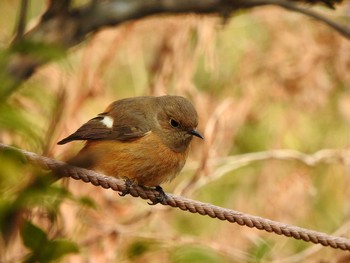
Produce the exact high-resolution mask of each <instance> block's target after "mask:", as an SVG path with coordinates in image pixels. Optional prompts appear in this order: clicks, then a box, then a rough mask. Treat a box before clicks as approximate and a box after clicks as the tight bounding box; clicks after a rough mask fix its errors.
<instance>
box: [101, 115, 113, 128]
mask: <svg viewBox="0 0 350 263" xmlns="http://www.w3.org/2000/svg"><path fill="white" fill-rule="evenodd" d="M101 122H102V123H103V124H104V125H105V126H106V127H107V128H110V129H111V128H112V127H113V122H114V120H113V119H112V118H111V117H109V116H105V117H104V118H103V119H102V120H101Z"/></svg>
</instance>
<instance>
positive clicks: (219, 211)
mask: <svg viewBox="0 0 350 263" xmlns="http://www.w3.org/2000/svg"><path fill="white" fill-rule="evenodd" d="M0 149H3V150H6V149H12V150H16V151H18V152H20V153H21V154H23V155H24V156H25V158H26V159H27V160H28V161H29V162H30V163H32V164H35V165H37V166H40V167H41V168H43V169H45V170H51V171H53V172H55V173H56V174H57V173H59V174H60V176H62V177H72V178H73V179H76V180H82V181H84V182H86V183H91V184H93V185H95V186H101V187H103V188H105V189H108V188H111V189H112V190H114V191H118V192H123V191H125V190H126V185H125V182H124V181H123V180H120V179H116V178H113V177H110V176H105V175H102V174H99V173H96V172H94V171H91V170H86V169H83V168H79V167H74V166H70V165H67V164H66V163H64V162H61V161H57V160H53V159H50V158H48V157H44V156H40V155H38V154H35V153H33V152H28V151H25V150H22V149H17V148H14V147H11V146H8V145H5V144H2V143H0ZM158 194H159V193H158V191H157V190H153V189H145V188H143V187H140V186H133V185H132V186H130V195H132V196H134V197H141V198H142V199H148V200H150V201H151V202H153V203H156V202H158V201H159V200H158V199H157V197H158ZM166 196H167V198H166V199H165V200H161V202H160V203H161V204H163V205H168V206H171V207H176V208H179V209H181V210H184V211H189V212H191V213H198V214H200V215H207V216H210V217H212V218H218V219H220V220H226V221H229V222H231V223H237V224H239V225H241V226H248V227H251V228H257V229H259V230H265V231H267V232H273V233H275V234H277V235H284V236H286V237H293V238H295V239H301V240H304V241H306V242H312V243H314V244H321V245H323V246H330V247H332V248H336V249H342V250H348V251H350V240H349V239H347V238H342V237H336V236H331V235H328V234H325V233H322V232H317V231H313V230H309V229H305V228H300V227H297V226H292V225H288V224H283V223H280V222H276V221H272V220H269V219H265V218H262V217H258V216H253V215H249V214H245V213H241V212H238V211H235V210H230V209H226V208H222V207H219V206H215V205H212V204H208V203H203V202H199V201H195V200H192V199H188V198H184V197H181V196H175V195H172V194H166Z"/></svg>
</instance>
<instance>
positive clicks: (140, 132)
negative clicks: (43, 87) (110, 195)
mask: <svg viewBox="0 0 350 263" xmlns="http://www.w3.org/2000/svg"><path fill="white" fill-rule="evenodd" d="M197 126H198V114H197V111H196V109H195V108H194V106H193V105H192V104H191V102H190V101H189V100H187V99H186V98H184V97H181V96H173V95H164V96H159V97H154V96H141V97H132V98H125V99H121V100H117V101H115V102H112V103H111V104H110V105H109V106H108V107H107V108H106V110H105V111H104V112H103V113H100V114H98V115H97V116H96V117H95V118H92V119H90V120H89V121H88V122H86V123H85V124H83V125H82V126H81V127H80V128H79V129H78V130H77V131H75V132H74V133H73V134H71V135H69V136H68V137H66V138H64V139H62V140H61V141H59V142H58V143H57V144H59V145H62V144H66V143H69V142H72V141H77V140H78V141H79V140H82V141H86V143H85V146H84V147H83V148H82V149H81V150H80V152H79V153H78V154H77V155H76V156H75V157H73V158H72V159H70V160H68V163H69V164H71V165H75V166H80V167H83V168H87V169H91V170H95V171H97V172H102V173H103V174H105V175H108V176H112V177H116V178H121V179H125V180H126V185H127V190H126V192H125V193H123V194H122V195H125V194H127V193H128V191H129V189H130V186H131V185H140V186H143V187H147V188H156V189H157V190H158V191H159V192H160V193H161V194H164V192H163V190H162V188H161V187H160V185H161V184H163V183H165V182H170V181H172V180H173V179H174V178H175V177H176V176H177V175H178V174H179V172H180V171H181V170H182V168H183V166H184V165H185V162H186V159H187V156H188V153H189V149H190V143H191V141H192V138H193V136H195V137H198V138H201V139H203V136H202V135H201V133H200V132H199V131H198V130H197ZM161 199H162V198H161Z"/></svg>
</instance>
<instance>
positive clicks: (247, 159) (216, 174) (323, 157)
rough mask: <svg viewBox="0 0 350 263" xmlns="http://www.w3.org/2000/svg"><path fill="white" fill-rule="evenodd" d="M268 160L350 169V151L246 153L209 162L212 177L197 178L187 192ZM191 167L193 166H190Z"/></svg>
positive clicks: (285, 150)
mask: <svg viewBox="0 0 350 263" xmlns="http://www.w3.org/2000/svg"><path fill="white" fill-rule="evenodd" d="M268 159H275V160H289V161H292V160H294V161H299V162H302V163H303V164H305V165H307V166H315V165H317V164H319V163H334V162H341V163H343V164H344V165H345V166H347V167H350V151H349V150H347V149H342V150H339V149H322V150H320V151H317V152H315V153H313V154H306V153H302V152H299V151H296V150H289V149H282V150H270V151H263V152H254V153H246V154H241V155H233V156H227V157H223V158H215V159H211V160H209V161H208V162H209V164H208V165H210V166H215V167H216V168H215V170H214V171H213V172H212V173H211V174H210V176H206V177H203V176H202V177H200V178H197V180H196V181H195V182H191V188H190V189H187V190H190V191H191V192H193V191H196V190H197V189H199V188H201V187H203V186H204V185H206V184H208V183H209V182H212V181H215V180H218V179H220V178H221V177H222V176H224V175H225V174H227V173H228V172H231V171H233V170H237V169H240V168H242V167H244V166H247V165H249V164H251V163H253V162H257V161H264V160H268ZM189 166H191V164H189ZM196 166H197V165H196Z"/></svg>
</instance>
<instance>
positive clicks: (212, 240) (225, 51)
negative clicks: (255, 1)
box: [0, 0, 350, 263]
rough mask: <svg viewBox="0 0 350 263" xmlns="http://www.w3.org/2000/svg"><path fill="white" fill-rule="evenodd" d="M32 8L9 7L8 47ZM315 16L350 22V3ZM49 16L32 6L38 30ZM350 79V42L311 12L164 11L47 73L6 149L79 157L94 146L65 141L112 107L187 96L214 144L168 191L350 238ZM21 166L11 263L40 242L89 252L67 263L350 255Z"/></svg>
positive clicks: (7, 122)
mask: <svg viewBox="0 0 350 263" xmlns="http://www.w3.org/2000/svg"><path fill="white" fill-rule="evenodd" d="M18 9H19V1H12V0H2V1H0V48H1V49H6V48H7V47H8V45H9V43H10V42H11V39H12V36H13V29H14V25H15V22H16V19H15V18H16V16H17V13H18ZM316 9H317V10H318V11H319V12H321V13H324V14H326V15H327V16H329V17H331V18H333V19H335V20H338V21H341V22H345V23H346V22H349V17H348V11H349V9H348V6H347V4H346V3H345V4H343V5H342V6H340V7H338V8H337V10H336V11H332V10H327V9H326V8H324V7H317V8H316ZM44 10H45V5H44V1H31V4H30V7H29V26H30V25H35V23H36V22H37V20H38V18H39V17H40V15H41V14H42V13H43V12H44ZM348 24H349V23H348ZM349 71H350V42H349V41H348V40H346V39H345V38H344V37H342V36H340V35H339V34H338V33H336V32H335V31H334V30H332V29H330V28H329V27H326V26H325V25H323V24H321V23H320V22H317V21H314V20H312V19H310V18H308V17H305V16H303V15H301V14H297V13H292V12H288V11H285V10H282V9H279V8H274V7H264V8H256V9H254V10H248V11H244V12H237V13H235V14H234V15H233V16H232V17H231V18H230V19H229V20H228V21H223V19H222V18H220V17H217V16H211V15H208V16H197V15H181V16H154V17H150V18H147V19H142V20H139V21H135V22H129V23H126V24H123V25H121V26H119V27H115V28H109V29H105V30H102V31H100V32H99V33H98V34H95V35H93V36H91V38H90V39H89V40H88V41H86V42H84V43H83V44H80V45H79V46H77V47H74V48H72V49H70V50H69V52H68V54H67V56H66V57H64V58H63V59H61V60H59V61H54V62H52V63H50V64H47V65H45V66H43V67H41V68H40V69H39V70H38V71H37V72H36V73H35V74H34V76H33V77H31V78H30V79H29V80H28V81H26V82H25V83H24V84H23V85H22V86H21V88H20V90H19V91H17V92H16V93H14V94H13V95H12V96H11V97H10V98H9V99H8V100H7V101H6V102H4V103H2V105H0V141H1V142H3V143H6V144H11V145H14V146H16V147H19V148H22V149H26V150H29V151H33V152H36V153H38V154H43V155H46V156H49V157H52V158H56V159H59V160H65V159H67V158H68V157H69V156H72V155H74V154H76V153H77V152H78V151H79V149H80V148H81V147H82V146H83V143H82V142H74V143H70V144H67V145H63V146H58V145H56V143H57V141H58V140H60V139H62V138H63V137H65V136H67V135H69V134H70V133H72V132H74V131H75V130H76V129H77V128H79V127H80V126H81V125H82V124H83V123H85V122H86V121H87V120H89V119H90V118H92V117H94V116H95V115H96V114H97V113H101V112H103V111H104V109H105V107H107V105H108V104H109V103H111V102H112V101H115V100H118V99H121V98H125V97H133V96H141V95H155V96H157V95H163V94H173V95H175V94H176V95H181V96H184V97H187V98H188V99H190V100H191V101H192V102H193V104H194V105H195V107H196V109H197V111H198V113H199V118H200V120H199V131H201V132H202V134H204V137H205V140H204V141H201V140H197V139H194V141H193V144H192V149H191V154H190V157H189V160H188V162H187V164H186V166H185V168H184V170H183V171H182V173H181V175H180V176H178V177H177V178H176V179H175V180H174V181H173V182H172V183H170V184H165V185H164V186H163V188H164V189H165V190H166V191H169V192H172V193H175V194H179V195H183V196H186V197H189V198H192V199H196V200H200V201H203V202H208V203H212V204H214V205H218V206H222V207H225V208H229V209H234V210H238V211H241V212H245V213H250V214H254V215H258V216H261V217H266V218H269V219H272V220H276V221H281V222H284V223H288V224H292V225H297V226H300V227H304V228H309V229H313V230H317V231H321V232H326V233H329V234H335V235H338V236H345V237H349V236H350V222H349V212H350V210H349V195H350V189H349V186H350V182H349V167H350V162H349V160H350V159H349V157H350V155H349V143H350V138H349V135H350V134H349V131H350V127H349V121H350V74H349ZM19 159H20V157H18V156H16V155H15V154H9V153H3V152H2V153H0V163H1V165H0V167H1V168H0V227H1V230H2V241H0V254H1V256H0V262H23V261H24V260H25V259H27V260H29V259H30V256H33V253H34V254H35V253H38V252H35V251H34V249H33V248H35V246H37V248H40V246H38V245H33V244H32V245H30V244H29V245H28V243H30V241H28V238H29V237H30V236H31V235H32V237H37V236H38V235H39V236H40V235H41V234H43V235H45V238H47V239H48V240H51V241H52V240H61V241H62V240H65V242H67V243H63V244H66V245H67V244H69V245H67V246H66V247H65V246H64V245H63V247H64V248H68V250H69V249H71V250H72V251H75V249H76V248H78V249H79V252H78V253H73V254H69V255H67V256H65V257H62V258H60V259H58V260H59V261H62V262H173V263H175V262H176V263H177V262H348V260H350V258H349V255H348V253H347V252H343V251H340V250H334V249H331V248H324V247H321V246H319V245H318V246H316V245H312V244H310V243H306V242H303V241H297V240H294V239H291V238H286V237H283V236H277V235H275V234H270V233H267V232H264V231H259V230H256V229H249V228H247V227H241V226H239V225H237V224H231V223H228V222H222V221H219V220H215V219H212V218H208V217H203V216H200V215H195V214H190V213H187V212H183V211H179V210H176V209H170V208H168V207H163V206H161V205H157V206H149V205H147V203H146V202H145V201H144V200H141V199H135V198H132V197H130V196H126V197H119V196H118V195H117V193H116V192H113V191H111V190H105V189H100V188H98V187H94V186H91V185H89V184H85V183H83V182H81V181H73V180H63V182H62V181H60V182H57V183H55V184H54V185H50V184H48V183H47V182H46V181H45V179H43V178H45V177H49V176H47V174H46V172H43V171H40V170H38V169H35V167H31V166H29V165H27V164H25V163H23V161H21V160H19ZM33 178H34V179H33ZM38 182H39V183H38ZM23 218H25V220H24V219H23ZM27 220H28V221H29V222H31V223H32V224H33V225H28V221H27ZM24 222H26V223H24ZM31 227H32V228H31ZM37 228H40V229H41V230H39V229H37ZM19 229H21V230H19ZM23 229H24V230H23ZM33 229H34V230H33ZM31 231H32V232H31ZM40 231H42V233H41V232H40ZM40 233H41V234H40ZM44 240H46V239H44ZM69 242H71V243H69ZM50 244H51V243H50ZM55 244H56V243H55ZM39 250H40V249H39ZM63 250H64V249H63ZM57 258H59V257H57ZM53 259H55V258H53ZM342 260H343V261H342Z"/></svg>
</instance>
